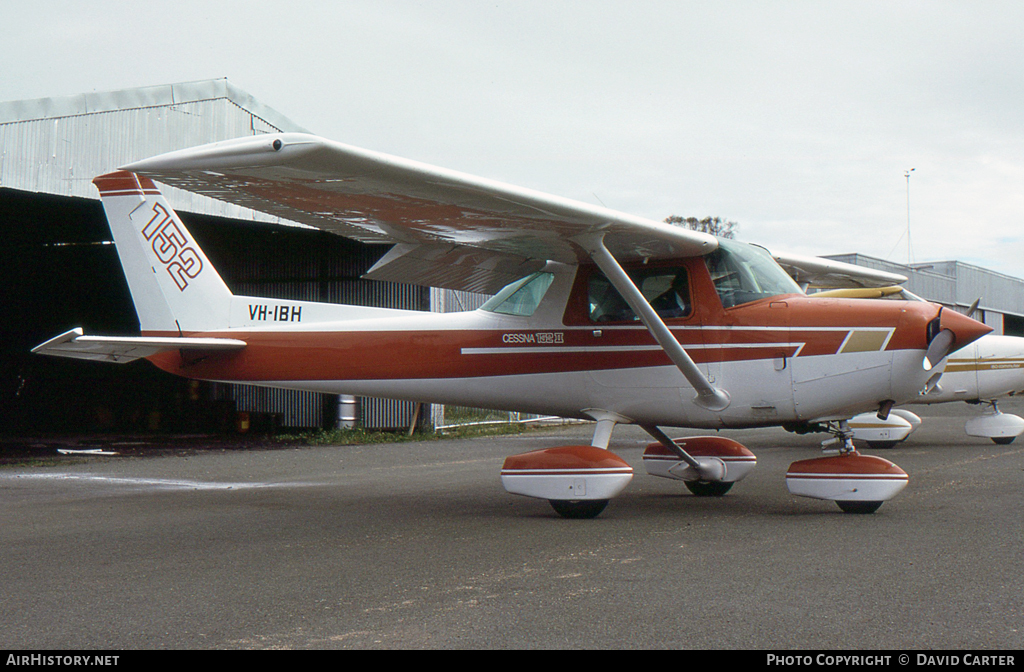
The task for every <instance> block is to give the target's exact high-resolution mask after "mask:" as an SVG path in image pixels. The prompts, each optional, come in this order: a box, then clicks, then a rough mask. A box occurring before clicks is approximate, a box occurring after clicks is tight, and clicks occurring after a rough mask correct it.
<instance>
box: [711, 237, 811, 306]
mask: <svg viewBox="0 0 1024 672" xmlns="http://www.w3.org/2000/svg"><path fill="white" fill-rule="evenodd" d="M704 261H705V263H706V264H707V266H708V271H709V272H710V273H711V279H712V281H714V283H715V289H716V290H717V291H718V298H720V299H721V300H722V306H724V307H725V308H732V307H733V306H738V305H741V304H744V303H750V302H751V301H757V300H758V299H767V298H769V297H772V296H778V295H779V294H802V293H803V292H801V291H800V287H799V286H798V285H797V284H796V281H794V280H793V278H791V277H789V274H787V273H786V272H785V271H784V270H782V267H781V266H779V265H778V264H777V263H775V260H774V259H772V256H771V255H770V254H768V251H767V250H765V249H763V248H760V247H757V246H754V245H747V244H745V243H738V242H736V241H732V240H727V239H724V238H719V239H718V249H717V250H715V251H714V252H712V253H711V254H709V255H707V256H706V257H704Z"/></svg>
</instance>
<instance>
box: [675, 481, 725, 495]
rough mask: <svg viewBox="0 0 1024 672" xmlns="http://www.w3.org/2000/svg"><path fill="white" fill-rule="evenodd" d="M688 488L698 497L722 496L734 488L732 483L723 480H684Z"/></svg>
mask: <svg viewBox="0 0 1024 672" xmlns="http://www.w3.org/2000/svg"><path fill="white" fill-rule="evenodd" d="M683 482H684V483H686V489H687V490H689V491H690V492H692V493H693V494H695V495H697V496H698V497H721V496H722V495H724V494H725V493H727V492H729V490H731V489H732V483H723V482H722V481H683Z"/></svg>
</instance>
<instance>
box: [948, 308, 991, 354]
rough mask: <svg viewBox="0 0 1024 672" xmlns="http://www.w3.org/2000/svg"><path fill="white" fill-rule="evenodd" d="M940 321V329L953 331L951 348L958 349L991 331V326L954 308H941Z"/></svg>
mask: <svg viewBox="0 0 1024 672" xmlns="http://www.w3.org/2000/svg"><path fill="white" fill-rule="evenodd" d="M940 323H941V329H949V330H950V331H952V332H953V336H954V337H955V339H954V341H953V347H952V348H951V350H959V349H960V348H962V347H964V346H965V345H968V344H970V343H973V342H974V341H976V340H978V339H979V338H981V337H982V336H984V335H985V334H987V333H989V332H990V331H992V327H990V326H988V325H987V324H982V323H981V322H978V321H977V320H975V319H972V318H970V317H967V316H966V315H963V314H961V313H958V312H956V311H955V310H943V311H942V317H941V318H940Z"/></svg>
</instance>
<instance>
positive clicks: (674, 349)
mask: <svg viewBox="0 0 1024 672" xmlns="http://www.w3.org/2000/svg"><path fill="white" fill-rule="evenodd" d="M576 240H577V241H578V242H579V243H580V244H581V245H582V246H583V248H584V249H586V251H587V253H588V254H589V255H590V258H591V259H593V260H594V263H596V264H597V266H598V268H600V269H601V270H602V271H603V272H604V274H605V277H607V278H608V280H609V282H611V283H612V285H613V286H614V287H615V289H617V290H618V291H619V294H621V295H622V298H623V299H625V300H626V303H628V304H629V307H630V308H632V309H633V312H634V313H635V314H636V315H638V316H639V317H640V321H641V322H643V323H644V326H645V327H647V331H649V332H651V335H652V336H654V340H656V341H657V342H658V345H660V346H661V347H662V349H663V350H664V351H665V353H666V354H667V355H668V356H669V359H671V360H672V363H674V364H675V365H676V367H678V368H679V371H680V372H681V373H682V374H683V376H684V377H685V378H686V380H687V382H689V383H690V385H693V389H695V390H696V391H697V394H696V396H695V397H694V399H693V401H694V403H695V404H697V405H698V406H702V407H703V408H706V409H708V410H709V411H721V410H724V409H725V408H727V407H728V406H729V393H728V392H726V391H725V390H720V389H718V388H717V387H715V386H714V385H712V384H711V383H709V382H708V379H707V378H706V377H705V376H704V374H703V373H701V371H700V369H699V368H697V365H696V364H694V362H693V360H692V359H690V355H688V354H687V353H686V350H685V349H684V348H683V346H681V345H680V344H679V341H677V340H676V337H675V336H673V335H672V332H671V331H669V328H668V327H667V326H666V325H665V323H664V322H663V321H662V319H661V317H660V316H659V315H658V313H656V312H655V311H654V309H653V308H651V304H649V303H648V302H647V299H645V298H644V295H643V294H641V293H640V290H639V289H638V288H637V286H636V284H634V283H633V281H632V280H631V279H630V277H629V276H628V275H627V274H626V271H624V270H622V266H620V265H619V262H618V261H616V260H615V257H613V256H612V254H611V252H609V251H608V249H607V248H606V247H605V246H604V237H603V235H601V234H595V235H590V236H580V237H579V238H577V239H576Z"/></svg>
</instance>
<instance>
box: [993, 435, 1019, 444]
mask: <svg viewBox="0 0 1024 672" xmlns="http://www.w3.org/2000/svg"><path fill="white" fill-rule="evenodd" d="M1016 438H1017V437H1016V436H993V437H992V440H993V441H995V442H996V443H998V444H999V445H1000V446H1005V445H1006V444H1008V443H1013V440H1014V439H1016Z"/></svg>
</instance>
